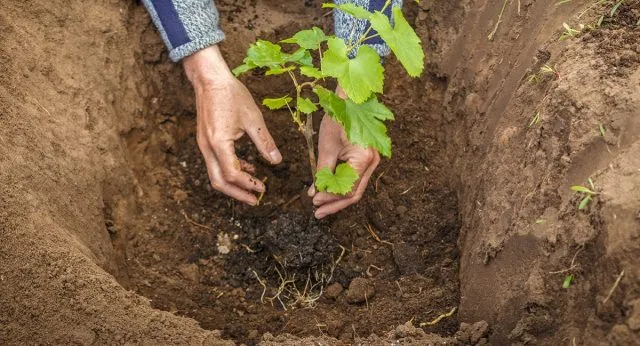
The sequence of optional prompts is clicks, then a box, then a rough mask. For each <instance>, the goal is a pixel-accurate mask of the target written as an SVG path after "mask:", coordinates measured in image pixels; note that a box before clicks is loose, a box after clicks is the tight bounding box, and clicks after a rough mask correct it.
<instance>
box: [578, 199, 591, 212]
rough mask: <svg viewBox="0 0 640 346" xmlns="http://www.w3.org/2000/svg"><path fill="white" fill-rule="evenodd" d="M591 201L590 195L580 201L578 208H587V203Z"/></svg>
mask: <svg viewBox="0 0 640 346" xmlns="http://www.w3.org/2000/svg"><path fill="white" fill-rule="evenodd" d="M589 202H591V195H588V196H587V197H585V198H583V199H582V201H580V204H578V210H582V209H584V208H586V207H587V205H589Z"/></svg>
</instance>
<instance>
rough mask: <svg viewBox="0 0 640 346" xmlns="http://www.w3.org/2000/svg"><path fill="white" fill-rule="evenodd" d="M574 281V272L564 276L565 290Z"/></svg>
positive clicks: (563, 286) (563, 285)
mask: <svg viewBox="0 0 640 346" xmlns="http://www.w3.org/2000/svg"><path fill="white" fill-rule="evenodd" d="M572 281H573V274H569V275H567V276H565V277H564V281H562V288H564V289H565V290H566V289H568V288H569V286H571V282H572Z"/></svg>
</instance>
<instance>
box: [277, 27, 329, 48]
mask: <svg viewBox="0 0 640 346" xmlns="http://www.w3.org/2000/svg"><path fill="white" fill-rule="evenodd" d="M326 40H327V35H325V33H324V31H322V29H320V28H318V27H316V26H314V27H313V28H312V29H309V30H302V31H299V32H297V33H296V34H295V35H293V37H292V38H288V39H286V40H282V41H280V42H282V43H295V44H297V45H298V46H300V47H302V48H304V49H318V48H320V44H321V43H322V42H324V41H326Z"/></svg>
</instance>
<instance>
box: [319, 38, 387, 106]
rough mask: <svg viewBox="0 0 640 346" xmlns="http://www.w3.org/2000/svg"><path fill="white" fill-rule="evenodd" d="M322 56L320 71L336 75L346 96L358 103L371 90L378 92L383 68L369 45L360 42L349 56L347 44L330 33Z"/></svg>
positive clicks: (382, 76)
mask: <svg viewBox="0 0 640 346" xmlns="http://www.w3.org/2000/svg"><path fill="white" fill-rule="evenodd" d="M328 46H329V48H328V49H327V51H326V52H325V54H324V58H323V59H322V73H323V74H324V75H326V76H330V77H334V78H336V79H338V83H340V86H342V88H343V89H344V91H345V92H346V93H347V96H349V99H351V100H353V102H356V103H362V102H364V101H366V100H368V99H369V97H370V96H371V94H373V93H374V92H375V93H381V92H382V89H383V86H384V74H383V73H384V68H383V67H382V64H381V63H380V56H378V53H376V51H375V50H373V48H371V47H369V46H361V47H360V48H359V49H358V54H357V55H356V57H355V58H353V59H349V57H348V55H347V45H346V44H345V43H344V41H343V40H341V39H339V38H337V37H334V38H331V39H329V41H328Z"/></svg>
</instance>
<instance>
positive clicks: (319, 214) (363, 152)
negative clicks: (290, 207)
mask: <svg viewBox="0 0 640 346" xmlns="http://www.w3.org/2000/svg"><path fill="white" fill-rule="evenodd" d="M336 94H337V95H338V96H340V97H342V98H343V99H346V98H347V95H346V93H345V92H344V90H342V88H340V86H338V88H337V90H336ZM338 160H340V161H344V162H346V163H348V164H349V165H350V166H351V167H353V169H355V170H356V171H357V172H358V176H359V177H360V179H359V180H358V181H356V183H355V184H354V187H353V190H352V191H351V192H350V193H349V194H347V195H346V196H338V195H334V194H331V193H328V192H319V193H316V189H315V187H314V186H311V187H310V188H309V196H310V197H313V205H315V206H316V207H317V208H318V209H317V210H316V214H315V216H316V218H318V219H322V218H324V217H326V216H328V215H331V214H335V213H337V212H339V211H340V210H342V209H344V208H346V207H348V206H350V205H352V204H355V203H357V202H358V201H360V199H362V195H363V194H364V192H365V190H366V189H367V184H368V183H369V178H371V174H373V171H374V170H375V169H376V167H378V164H379V163H380V154H378V152H377V151H376V150H375V149H373V148H363V147H361V146H359V145H356V144H352V143H351V142H349V140H348V139H347V134H346V133H345V132H344V129H343V128H342V126H341V125H340V124H339V123H337V122H336V121H335V120H333V119H332V118H331V117H330V116H329V115H325V116H324V118H323V119H322V123H321V124H320V133H319V134H318V165H317V168H318V170H320V169H322V168H329V169H331V171H332V172H333V171H334V170H335V168H336V165H337V163H338Z"/></svg>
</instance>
